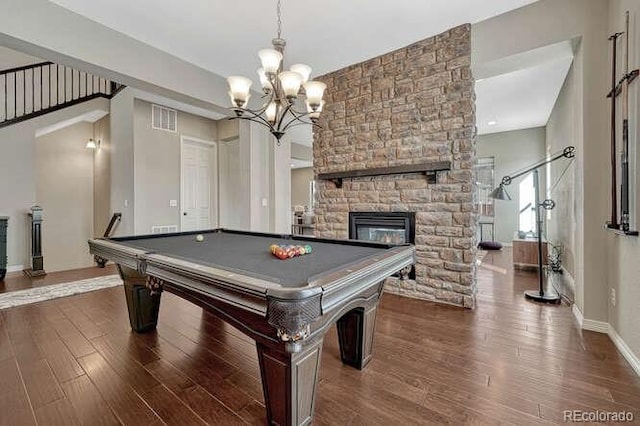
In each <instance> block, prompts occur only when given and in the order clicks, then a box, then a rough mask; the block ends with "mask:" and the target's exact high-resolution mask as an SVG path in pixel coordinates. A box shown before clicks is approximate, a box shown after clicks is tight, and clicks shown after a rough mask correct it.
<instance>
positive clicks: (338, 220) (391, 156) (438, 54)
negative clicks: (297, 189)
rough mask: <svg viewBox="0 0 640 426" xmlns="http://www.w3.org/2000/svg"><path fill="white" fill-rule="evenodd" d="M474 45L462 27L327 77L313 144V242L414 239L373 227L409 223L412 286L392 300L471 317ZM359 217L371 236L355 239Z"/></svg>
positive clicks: (394, 288)
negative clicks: (435, 305) (441, 306)
mask: <svg viewBox="0 0 640 426" xmlns="http://www.w3.org/2000/svg"><path fill="white" fill-rule="evenodd" d="M470 37H471V36H470V26H469V25H463V26H460V27H456V28H453V29H451V30H449V31H446V32H444V33H442V34H439V35H437V36H435V37H431V38H429V39H426V40H423V41H420V42H417V43H415V44H412V45H410V46H408V47H405V48H403V49H399V50H396V51H393V52H390V53H388V54H385V55H382V56H379V57H376V58H373V59H370V60H368V61H365V62H362V63H359V64H355V65H352V66H349V67H347V68H344V69H342V70H338V71H335V72H333V73H330V74H327V75H325V76H322V77H320V79H321V80H322V81H324V82H325V83H326V84H327V91H326V94H325V102H326V103H325V105H324V109H323V114H322V115H321V118H320V123H319V124H320V125H321V128H319V129H314V144H313V154H314V173H315V175H316V179H317V181H316V192H317V205H316V208H315V214H316V235H318V236H322V237H331V238H348V237H350V235H351V236H353V235H356V236H359V235H358V234H357V233H358V232H361V233H363V235H364V234H366V235H365V236H369V235H370V236H371V237H372V238H377V237H378V236H380V238H388V239H389V238H390V239H393V238H400V237H401V236H402V234H403V232H404V237H405V238H410V235H407V232H406V230H404V231H397V228H394V226H393V224H392V223H391V222H389V223H387V224H386V225H385V226H387V228H383V227H382V226H375V225H376V222H375V217H376V215H377V216H378V217H379V218H383V217H385V216H387V218H388V219H392V218H394V219H398V217H399V216H400V215H401V214H404V215H405V216H407V217H411V218H413V220H414V226H413V228H414V229H413V234H414V236H415V238H414V243H415V246H416V265H415V279H406V280H400V279H398V278H391V279H389V280H388V281H387V282H386V284H385V291H387V292H392V293H396V294H401V295H406V296H410V297H417V298H422V299H428V300H434V301H438V302H442V303H449V304H455V305H459V306H465V307H473V306H474V304H475V246H476V242H475V226H476V221H477V220H476V214H475V211H474V204H473V201H474V200H473V185H474V179H473V172H472V171H473V163H474V160H475V138H476V132H475V105H474V100H475V95H474V87H473V78H472V75H471V67H470V64H471V60H470V54H471V38H470ZM443 164H446V167H444V166H442V165H443ZM431 166H433V167H431ZM359 213H366V214H367V215H368V216H370V217H369V218H368V219H367V220H369V222H370V223H369V225H371V226H367V225H366V224H365V225H363V226H361V227H360V231H358V228H357V227H355V228H354V230H352V231H350V224H352V223H353V220H355V219H354V218H357V217H362V215H360V214H359ZM371 213H374V214H373V215H371ZM394 216H395V217H394ZM403 220H404V219H403ZM390 223H391V224H390ZM398 224H399V222H398ZM376 228H378V229H376ZM384 229H387V230H386V231H384ZM394 229H395V230H394ZM350 232H351V234H350ZM354 232H355V233H356V234H354ZM409 234H411V231H409Z"/></svg>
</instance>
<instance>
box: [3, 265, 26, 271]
mask: <svg viewBox="0 0 640 426" xmlns="http://www.w3.org/2000/svg"><path fill="white" fill-rule="evenodd" d="M22 271H24V265H9V266H7V272H22Z"/></svg>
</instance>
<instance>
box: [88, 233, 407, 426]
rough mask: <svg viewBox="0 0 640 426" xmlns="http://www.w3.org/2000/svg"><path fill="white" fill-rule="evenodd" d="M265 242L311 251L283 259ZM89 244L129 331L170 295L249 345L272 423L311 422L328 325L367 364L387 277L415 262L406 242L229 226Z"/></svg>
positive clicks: (355, 359) (147, 325)
mask: <svg viewBox="0 0 640 426" xmlns="http://www.w3.org/2000/svg"><path fill="white" fill-rule="evenodd" d="M198 235H202V236H203V237H204V240H203V241H198V238H197V236H198ZM272 244H288V245H306V244H308V245H310V246H311V247H312V252H311V253H309V254H306V255H303V256H299V257H294V258H290V259H286V260H280V259H278V258H277V257H275V256H273V255H272V254H271V252H270V250H269V247H270V246H271V245H272ZM89 247H90V251H91V253H92V254H93V255H95V256H98V257H99V258H102V259H106V260H110V261H113V262H115V263H116V264H117V266H118V271H119V273H120V276H121V277H122V279H123V281H124V288H125V296H126V300H127V307H128V309H129V320H130V323H131V327H132V329H133V330H134V331H136V332H145V331H150V330H153V329H155V327H156V324H157V321H158V310H159V307H160V297H161V294H162V291H169V292H171V293H173V294H176V295H178V296H179V297H182V298H184V299H186V300H189V301H191V302H193V303H195V304H197V305H199V306H202V307H203V308H204V309H207V310H209V311H211V312H213V313H214V314H216V315H218V316H219V317H220V318H221V319H223V320H224V321H226V322H228V323H230V324H232V325H233V326H235V327H237V328H238V329H239V330H241V331H242V332H243V333H245V334H247V335H248V336H250V337H251V338H252V339H254V340H255V341H256V347H257V352H258V359H259V364H260V373H261V376H262V388H263V391H264V397H265V404H266V408H267V418H268V420H269V423H270V424H278V425H305V424H309V423H310V422H311V420H312V417H313V408H314V401H315V393H316V385H317V380H318V369H319V365H320V354H321V350H322V342H323V338H324V335H325V333H326V331H327V330H328V329H329V327H330V326H332V325H333V324H334V323H336V324H337V327H338V337H339V344H340V355H341V358H342V361H343V362H344V363H345V364H348V365H350V366H353V367H356V368H358V369H361V368H363V367H364V366H365V365H366V363H367V362H368V361H369V360H370V359H371V356H372V344H373V333H374V326H375V317H376V310H377V306H378V300H379V298H380V294H381V292H382V286H383V282H384V279H385V278H387V277H389V276H390V275H392V274H394V273H396V272H398V271H400V270H401V269H403V268H405V267H407V266H409V265H411V264H413V263H414V257H415V253H414V248H413V246H411V245H401V246H394V245H388V244H378V243H372V242H365V241H353V240H331V239H320V238H314V237H304V236H291V235H279V234H278V235H277V234H265V233H256V232H244V231H232V230H226V229H214V230H210V231H199V232H183V233H174V234H159V235H144V236H135V237H118V238H98V239H93V240H90V241H89Z"/></svg>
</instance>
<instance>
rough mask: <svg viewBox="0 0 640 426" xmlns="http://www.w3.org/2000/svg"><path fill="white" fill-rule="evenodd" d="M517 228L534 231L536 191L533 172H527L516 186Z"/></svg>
mask: <svg viewBox="0 0 640 426" xmlns="http://www.w3.org/2000/svg"><path fill="white" fill-rule="evenodd" d="M518 191H519V192H518V195H519V197H518V198H519V201H518V208H519V210H518V211H519V212H520V214H519V216H518V230H519V231H523V232H531V233H534V232H535V231H536V207H535V206H536V192H535V187H534V185H533V173H529V174H528V175H527V177H525V178H524V179H523V180H522V182H520V186H519V188H518Z"/></svg>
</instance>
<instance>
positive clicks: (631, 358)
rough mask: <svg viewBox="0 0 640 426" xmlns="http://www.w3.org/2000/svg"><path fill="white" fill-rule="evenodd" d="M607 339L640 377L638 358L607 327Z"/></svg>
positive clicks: (612, 330)
mask: <svg viewBox="0 0 640 426" xmlns="http://www.w3.org/2000/svg"><path fill="white" fill-rule="evenodd" d="M609 338H610V339H611V340H612V341H613V344H614V345H616V348H618V350H619V351H620V353H621V354H622V356H623V357H624V359H626V360H627V362H628V363H629V364H630V365H631V368H633V371H635V372H636V374H637V375H638V376H640V358H638V357H637V356H636V354H634V353H633V351H632V350H631V348H630V347H629V346H627V344H626V343H625V342H624V340H622V337H620V335H619V334H618V333H617V332H616V330H615V329H614V328H613V327H609Z"/></svg>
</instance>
